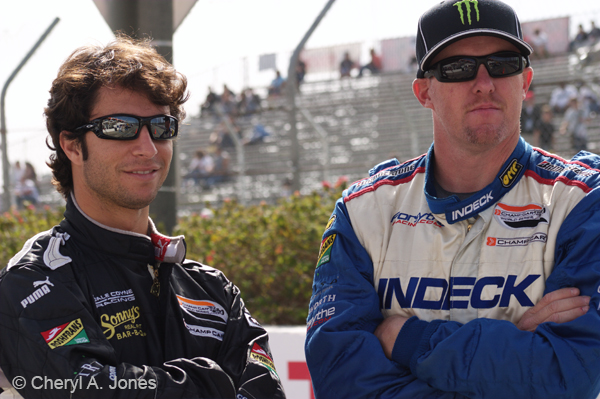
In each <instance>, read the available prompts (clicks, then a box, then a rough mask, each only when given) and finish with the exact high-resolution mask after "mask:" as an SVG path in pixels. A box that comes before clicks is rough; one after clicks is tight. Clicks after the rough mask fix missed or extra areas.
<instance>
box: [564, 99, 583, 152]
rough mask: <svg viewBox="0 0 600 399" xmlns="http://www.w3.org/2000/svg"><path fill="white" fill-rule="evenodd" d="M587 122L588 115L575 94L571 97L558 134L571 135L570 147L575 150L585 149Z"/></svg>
mask: <svg viewBox="0 0 600 399" xmlns="http://www.w3.org/2000/svg"><path fill="white" fill-rule="evenodd" d="M588 122H589V115H588V114H587V112H586V111H585V109H584V108H583V107H582V104H581V102H580V101H579V99H578V98H577V96H573V97H571V99H570V101H569V107H568V108H567V110H566V111H565V115H564V117H563V120H562V123H561V125H560V134H568V135H569V136H570V137H571V144H572V148H573V149H574V150H575V151H582V150H587V143H588V132H587V126H588Z"/></svg>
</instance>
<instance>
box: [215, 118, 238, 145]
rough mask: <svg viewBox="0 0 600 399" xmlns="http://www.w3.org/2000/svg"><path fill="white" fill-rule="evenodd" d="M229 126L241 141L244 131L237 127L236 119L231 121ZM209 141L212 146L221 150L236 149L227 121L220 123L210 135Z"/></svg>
mask: <svg viewBox="0 0 600 399" xmlns="http://www.w3.org/2000/svg"><path fill="white" fill-rule="evenodd" d="M229 125H230V126H231V128H232V129H233V131H234V134H236V135H237V138H238V139H240V140H241V138H242V129H241V128H240V127H239V126H238V125H237V123H236V121H235V119H231V120H230V121H229ZM209 141H210V144H211V145H213V146H216V147H219V148H230V147H235V142H234V139H233V138H232V137H231V132H230V131H229V128H228V126H227V123H225V121H222V122H221V123H219V125H218V126H217V128H216V129H215V130H214V131H213V132H212V133H211V134H210V137H209Z"/></svg>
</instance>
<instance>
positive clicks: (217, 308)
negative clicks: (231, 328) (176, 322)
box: [177, 295, 228, 322]
mask: <svg viewBox="0 0 600 399" xmlns="http://www.w3.org/2000/svg"><path fill="white" fill-rule="evenodd" d="M177 301H178V302H179V306H181V308H182V309H183V310H184V311H185V312H186V313H189V314H191V315H192V316H215V317H218V318H219V319H221V320H223V322H227V319H228V315H227V312H226V311H225V308H224V307H223V306H221V305H220V304H219V303H217V302H215V301H210V300H196V299H189V298H186V297H183V296H181V295H177Z"/></svg>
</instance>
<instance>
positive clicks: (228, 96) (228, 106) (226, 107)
mask: <svg viewBox="0 0 600 399" xmlns="http://www.w3.org/2000/svg"><path fill="white" fill-rule="evenodd" d="M220 102H221V106H222V107H223V108H222V111H223V114H224V115H227V116H229V117H230V118H233V117H235V116H236V113H237V101H236V98H235V93H234V92H232V91H231V90H229V88H228V87H227V85H226V84H224V85H223V94H221V101H220Z"/></svg>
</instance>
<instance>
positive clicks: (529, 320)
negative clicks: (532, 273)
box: [517, 288, 590, 332]
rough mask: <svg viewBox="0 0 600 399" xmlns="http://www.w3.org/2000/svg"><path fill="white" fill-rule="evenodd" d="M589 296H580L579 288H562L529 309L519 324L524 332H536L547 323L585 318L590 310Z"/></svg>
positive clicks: (545, 296) (519, 327) (547, 295)
mask: <svg viewBox="0 0 600 399" xmlns="http://www.w3.org/2000/svg"><path fill="white" fill-rule="evenodd" d="M589 303H590V297H589V296H580V295H579V289H577V288H561V289H559V290H556V291H553V292H550V293H548V294H546V295H544V297H543V298H542V300H541V301H539V302H538V304H537V305H535V306H534V307H532V308H531V309H529V310H528V311H527V312H525V314H524V315H523V316H522V317H521V320H519V322H518V323H517V328H518V329H519V330H523V331H531V332H533V331H535V329H536V328H537V326H538V325H540V324H541V323H545V322H547V321H553V322H555V323H566V322H568V321H572V320H575V319H576V318H578V317H579V316H583V315H584V314H586V313H587V311H588V309H589V308H590V307H589V306H588V304H589Z"/></svg>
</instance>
